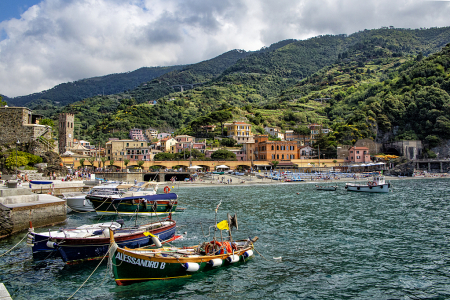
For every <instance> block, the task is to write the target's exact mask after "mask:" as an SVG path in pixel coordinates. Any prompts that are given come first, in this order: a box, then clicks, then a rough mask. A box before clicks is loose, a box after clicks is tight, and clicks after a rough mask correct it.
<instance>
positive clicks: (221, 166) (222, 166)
mask: <svg viewBox="0 0 450 300" xmlns="http://www.w3.org/2000/svg"><path fill="white" fill-rule="evenodd" d="M229 168H230V167H228V166H225V165H220V166H217V167H216V169H229Z"/></svg>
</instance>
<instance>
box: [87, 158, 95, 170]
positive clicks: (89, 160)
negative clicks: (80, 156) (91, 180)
mask: <svg viewBox="0 0 450 300" xmlns="http://www.w3.org/2000/svg"><path fill="white" fill-rule="evenodd" d="M94 161H95V157H93V156H91V157H89V158H88V162H89V163H90V164H91V166H92V168H94Z"/></svg>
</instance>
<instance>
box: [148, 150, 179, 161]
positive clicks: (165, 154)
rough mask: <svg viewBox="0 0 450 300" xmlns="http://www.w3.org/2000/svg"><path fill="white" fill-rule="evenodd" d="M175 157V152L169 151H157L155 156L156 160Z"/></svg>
mask: <svg viewBox="0 0 450 300" xmlns="http://www.w3.org/2000/svg"><path fill="white" fill-rule="evenodd" d="M174 157H175V155H174V154H172V153H168V152H161V153H157V154H156V155H155V156H154V157H153V160H154V161H162V160H173V159H174Z"/></svg>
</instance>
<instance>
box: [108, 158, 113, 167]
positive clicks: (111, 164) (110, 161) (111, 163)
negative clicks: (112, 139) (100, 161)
mask: <svg viewBox="0 0 450 300" xmlns="http://www.w3.org/2000/svg"><path fill="white" fill-rule="evenodd" d="M109 165H110V166H111V167H112V166H114V159H113V158H111V159H110V160H109Z"/></svg>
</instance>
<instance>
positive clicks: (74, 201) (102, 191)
mask: <svg viewBox="0 0 450 300" xmlns="http://www.w3.org/2000/svg"><path fill="white" fill-rule="evenodd" d="M125 188H126V186H124V185H120V184H119V183H115V184H104V185H97V186H94V187H93V188H92V189H91V190H90V191H89V192H88V193H83V192H74V193H64V194H63V199H64V200H66V202H67V206H69V207H70V209H72V210H73V211H75V212H90V211H92V212H94V211H95V209H94V207H93V206H92V203H91V201H89V200H88V199H86V195H111V196H114V195H120V193H121V191H123V189H125Z"/></svg>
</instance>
